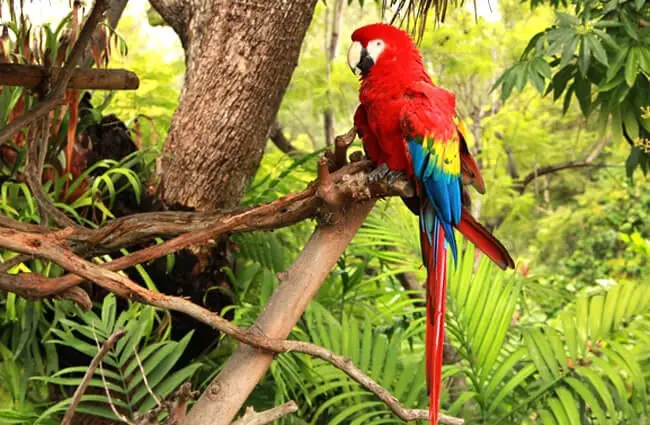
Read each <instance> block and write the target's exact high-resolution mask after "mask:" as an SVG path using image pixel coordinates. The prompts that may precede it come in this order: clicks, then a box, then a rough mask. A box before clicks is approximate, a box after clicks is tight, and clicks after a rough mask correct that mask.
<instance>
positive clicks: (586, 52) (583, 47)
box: [578, 36, 591, 78]
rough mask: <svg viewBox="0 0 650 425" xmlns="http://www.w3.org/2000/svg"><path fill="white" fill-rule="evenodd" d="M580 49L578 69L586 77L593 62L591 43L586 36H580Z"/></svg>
mask: <svg viewBox="0 0 650 425" xmlns="http://www.w3.org/2000/svg"><path fill="white" fill-rule="evenodd" d="M580 40H581V43H580V50H579V53H578V70H579V71H580V73H581V74H582V75H583V76H584V77H585V78H586V77H587V71H589V65H590V64H591V49H590V45H589V43H587V42H586V41H585V40H586V36H583V37H580Z"/></svg>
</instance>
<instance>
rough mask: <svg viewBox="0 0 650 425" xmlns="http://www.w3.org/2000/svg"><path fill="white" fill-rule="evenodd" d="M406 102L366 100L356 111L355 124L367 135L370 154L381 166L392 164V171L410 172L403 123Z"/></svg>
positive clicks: (400, 99) (401, 100) (367, 146)
mask: <svg viewBox="0 0 650 425" xmlns="http://www.w3.org/2000/svg"><path fill="white" fill-rule="evenodd" d="M404 104H405V102H404V100H403V98H398V99H395V100H384V101H382V102H366V103H364V104H362V105H360V106H359V109H358V110H357V113H356V114H355V120H354V121H355V125H356V127H357V128H358V129H359V130H360V131H361V134H362V135H363V137H362V139H363V145H364V147H365V150H366V153H367V154H368V157H370V159H372V160H373V161H374V162H376V163H377V165H381V164H386V165H388V168H390V169H391V170H400V171H410V169H409V168H410V167H409V165H410V164H409V161H408V159H407V156H406V153H407V146H406V141H405V140H404V137H403V135H402V129H401V125H400V115H401V112H402V109H403V107H404Z"/></svg>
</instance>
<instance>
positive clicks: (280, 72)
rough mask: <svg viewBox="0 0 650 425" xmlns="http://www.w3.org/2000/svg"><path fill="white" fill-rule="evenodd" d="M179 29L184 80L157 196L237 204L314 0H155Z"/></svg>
mask: <svg viewBox="0 0 650 425" xmlns="http://www.w3.org/2000/svg"><path fill="white" fill-rule="evenodd" d="M151 4H152V6H153V7H154V8H155V9H156V10H157V11H158V13H160V15H161V16H162V17H163V19H165V21H166V22H167V23H169V24H170V25H171V26H172V28H174V30H175V31H176V32H177V34H178V35H179V37H180V39H181V42H182V43H183V47H184V49H185V54H186V69H187V70H186V75H185V84H184V86H183V89H182V91H181V96H180V103H179V106H178V109H177V110H176V112H175V114H174V117H173V118H172V123H171V126H170V130H169V135H168V137H167V140H166V142H165V147H164V149H163V158H162V164H161V165H162V175H161V179H160V183H159V186H158V190H159V196H160V198H161V199H162V201H163V202H164V203H165V204H167V205H168V206H172V207H174V206H182V207H185V208H193V209H197V210H214V209H218V208H227V207H232V206H235V205H237V204H238V203H239V201H240V199H241V196H242V195H243V193H244V191H245V189H246V186H247V185H248V182H249V180H250V177H251V176H252V175H253V174H254V172H255V170H256V169H257V166H258V164H259V161H260V159H261V157H262V153H263V151H264V144H265V142H266V139H267V136H268V132H269V128H270V126H271V124H272V123H273V119H274V118H275V115H276V112H277V110H278V108H279V106H280V101H281V99H282V96H283V94H284V91H285V89H286V87H287V85H288V84H289V80H290V78H291V74H292V73H293V70H294V68H295V67H296V64H297V61H298V55H299V52H300V45H301V43H302V40H303V38H304V36H305V32H306V31H307V28H308V26H309V23H310V21H311V17H312V14H313V10H314V7H315V4H316V0H293V1H286V0H270V1H269V0H248V1H236V0H218V1H210V0H192V1H181V0H174V1H169V0H152V1H151Z"/></svg>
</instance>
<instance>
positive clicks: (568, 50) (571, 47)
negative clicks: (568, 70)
mask: <svg viewBox="0 0 650 425" xmlns="http://www.w3.org/2000/svg"><path fill="white" fill-rule="evenodd" d="M579 39H580V37H578V36H577V35H574V36H573V37H571V38H570V39H569V40H568V41H567V43H566V44H565V45H564V49H562V60H561V61H560V69H562V68H564V67H565V66H567V65H568V64H569V63H570V62H571V61H572V60H573V58H574V57H575V51H576V47H577V46H578V41H579Z"/></svg>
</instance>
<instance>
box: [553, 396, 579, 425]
mask: <svg viewBox="0 0 650 425" xmlns="http://www.w3.org/2000/svg"><path fill="white" fill-rule="evenodd" d="M547 403H548V406H549V407H550V408H551V412H553V416H555V419H556V420H557V423H558V424H560V425H573V424H571V422H569V416H568V415H567V412H566V411H565V410H564V406H563V405H562V403H561V402H560V401H559V400H558V399H557V398H553V397H551V398H550V399H548V401H547Z"/></svg>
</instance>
